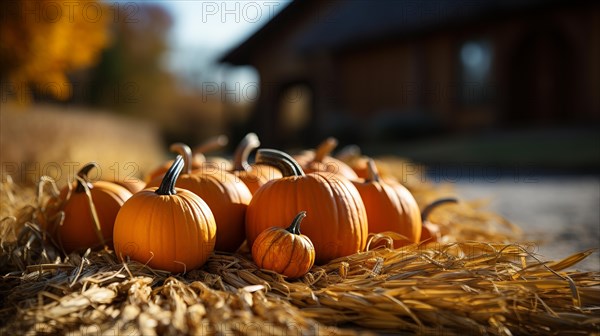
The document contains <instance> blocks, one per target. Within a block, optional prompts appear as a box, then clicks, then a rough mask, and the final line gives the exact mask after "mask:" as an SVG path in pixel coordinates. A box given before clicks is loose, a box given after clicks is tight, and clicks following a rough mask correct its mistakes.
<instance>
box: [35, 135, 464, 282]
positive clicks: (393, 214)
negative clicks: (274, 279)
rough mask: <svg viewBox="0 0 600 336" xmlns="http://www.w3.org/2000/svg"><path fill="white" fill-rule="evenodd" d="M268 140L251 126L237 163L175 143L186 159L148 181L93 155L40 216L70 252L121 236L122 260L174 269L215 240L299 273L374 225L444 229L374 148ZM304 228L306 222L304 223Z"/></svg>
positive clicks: (201, 255) (268, 265)
mask: <svg viewBox="0 0 600 336" xmlns="http://www.w3.org/2000/svg"><path fill="white" fill-rule="evenodd" d="M259 146H260V141H259V139H258V137H257V136H256V134H254V133H250V134H248V135H246V137H245V138H244V139H243V140H242V141H241V143H240V144H239V146H238V147H237V149H236V151H235V153H234V159H233V164H232V163H231V162H229V161H228V160H226V159H224V158H207V157H205V156H204V155H203V153H202V151H206V150H207V148H209V147H210V146H209V147H206V146H204V147H203V148H201V149H200V150H196V151H195V152H196V153H195V154H193V152H192V150H191V149H190V148H189V147H188V146H187V145H185V144H181V143H177V144H173V145H172V146H171V150H172V151H174V152H176V153H177V154H178V155H177V158H176V159H175V160H172V161H169V162H166V163H165V164H164V166H162V167H160V168H158V169H156V170H155V171H153V172H152V173H150V174H149V175H148V177H147V178H146V183H142V182H140V183H133V184H125V183H122V182H121V183H117V182H110V181H95V182H92V181H90V179H89V178H88V173H89V172H90V171H91V170H92V169H93V168H94V167H97V166H96V165H95V163H90V164H87V165H85V166H84V167H83V168H82V169H81V170H80V171H79V172H78V174H77V176H76V181H74V183H73V184H72V185H69V186H67V187H65V188H63V189H62V191H61V192H60V195H59V196H58V197H56V198H52V199H50V201H49V202H48V203H47V204H46V205H45V208H44V209H43V212H42V214H43V216H41V218H40V222H41V224H42V226H43V227H44V229H46V231H47V232H48V233H49V236H50V237H51V238H53V239H54V240H55V241H56V243H57V244H58V245H59V246H61V247H62V248H63V250H64V251H65V252H67V253H69V252H72V251H80V250H84V249H87V248H98V247H104V246H108V247H110V248H114V251H115V253H116V255H117V257H118V258H120V259H121V260H136V261H139V262H141V263H144V264H147V265H149V266H150V267H153V268H157V269H163V270H167V271H170V272H173V273H180V272H186V271H189V270H191V269H195V268H198V267H201V266H202V265H203V264H204V263H206V261H207V260H208V258H209V256H210V255H211V254H212V253H213V251H215V250H217V251H223V252H232V253H233V252H235V251H237V250H238V249H239V248H240V246H241V245H242V244H243V242H244V241H246V242H247V244H248V247H249V248H250V250H251V253H252V258H253V260H254V261H255V263H256V264H257V266H258V267H260V268H264V269H269V270H272V271H275V272H278V273H280V274H283V275H285V276H287V277H289V278H298V277H301V276H302V275H304V274H306V273H307V272H308V271H309V270H310V268H311V267H312V266H313V264H314V263H317V264H325V263H327V262H329V261H331V260H333V259H336V258H339V257H344V256H348V255H351V254H354V253H357V252H360V251H364V250H365V248H366V244H367V236H368V235H369V233H386V234H387V235H388V236H389V237H392V239H393V245H394V247H395V248H398V247H401V246H404V245H407V244H412V243H418V242H420V241H423V240H435V239H436V235H435V230H434V228H435V226H433V225H432V224H431V223H426V225H424V221H425V218H423V216H426V213H428V212H430V211H431V210H432V209H433V207H435V206H437V205H439V204H442V203H445V202H452V201H454V200H441V201H438V202H434V204H432V205H431V206H428V207H426V208H425V209H424V210H423V213H421V211H420V209H419V207H418V205H417V202H416V201H415V199H414V197H413V196H412V194H411V193H410V192H409V190H408V189H406V188H405V187H404V186H402V185H401V184H400V183H399V182H397V181H395V180H393V179H383V178H381V177H380V176H379V174H378V171H377V167H376V165H375V163H374V161H373V160H371V159H369V158H366V157H362V158H359V159H358V160H352V162H351V164H350V165H349V164H347V163H345V162H343V161H341V160H339V159H336V158H334V157H332V156H331V155H330V154H331V152H332V151H333V150H334V148H335V147H336V146H337V141H336V140H335V139H334V138H329V139H326V140H325V141H324V142H323V143H322V144H321V145H320V146H319V147H318V148H317V149H316V150H307V151H304V152H301V153H299V154H297V155H294V156H290V155H288V154H286V153H285V152H282V151H279V150H274V149H258V150H257V152H256V155H255V160H254V163H253V164H249V163H248V157H249V155H250V153H251V152H253V151H254V150H256V149H257V148H258V147H259ZM301 232H302V233H301Z"/></svg>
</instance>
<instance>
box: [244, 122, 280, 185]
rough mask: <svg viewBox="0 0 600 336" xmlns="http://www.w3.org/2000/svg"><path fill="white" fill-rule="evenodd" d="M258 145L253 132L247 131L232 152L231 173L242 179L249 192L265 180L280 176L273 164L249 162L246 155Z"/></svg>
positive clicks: (256, 137)
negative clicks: (232, 167)
mask: <svg viewBox="0 0 600 336" xmlns="http://www.w3.org/2000/svg"><path fill="white" fill-rule="evenodd" d="M259 146H260V141H259V140H258V136H256V134H254V133H248V134H247V135H246V136H245V137H244V139H242V141H241V142H240V144H239V145H238V147H237V148H236V150H235V153H234V154H233V165H234V169H235V170H234V171H233V173H234V174H235V175H236V176H237V177H238V178H239V179H240V180H242V181H243V182H244V183H245V184H246V186H247V187H248V189H249V190H250V192H251V193H252V194H254V193H255V192H256V190H258V188H260V187H261V186H262V185H264V184H265V183H267V181H270V180H273V179H276V178H281V176H282V175H281V171H279V170H278V169H277V168H275V167H273V166H268V165H261V164H253V165H251V164H249V163H248V156H249V155H250V152H252V151H253V150H255V149H256V148H258V147H259Z"/></svg>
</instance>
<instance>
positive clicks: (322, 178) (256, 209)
mask: <svg viewBox="0 0 600 336" xmlns="http://www.w3.org/2000/svg"><path fill="white" fill-rule="evenodd" d="M256 162H257V163H259V164H267V165H272V166H275V167H278V168H279V170H280V171H281V172H282V174H283V177H282V178H280V179H276V180H271V181H269V182H267V183H266V184H265V185H263V186H262V187H260V188H259V189H258V190H257V191H256V193H255V194H254V196H253V197H252V201H251V202H250V204H249V205H248V211H247V213H246V238H247V239H248V246H253V244H254V241H255V240H256V238H257V237H258V235H259V234H260V233H261V232H262V231H264V230H266V229H267V228H270V227H274V226H276V227H283V225H284V224H283V223H286V222H287V221H288V220H289V218H292V217H293V216H295V215H296V214H298V213H299V212H300V211H303V210H304V211H307V212H308V213H310V214H311V215H310V217H309V218H307V219H306V220H305V221H304V223H303V225H302V227H303V231H304V234H305V235H306V236H308V237H309V238H310V240H311V241H312V242H313V245H314V247H315V262H316V263H317V264H324V263H326V262H328V261H330V260H333V259H335V258H338V257H344V256H348V255H351V254H354V253H357V252H359V251H362V250H363V249H364V248H365V245H366V240H367V230H368V228H367V225H368V224H367V213H366V210H365V206H364V204H363V202H362V200H361V198H360V195H359V193H358V191H357V190H356V188H355V187H354V186H353V185H352V183H351V182H349V181H348V180H347V179H345V178H339V177H337V176H335V175H334V176H328V175H330V174H326V173H311V174H304V171H303V170H302V168H301V167H300V165H299V164H298V163H297V162H296V161H295V160H294V159H293V158H292V157H290V156H289V155H287V154H286V153H284V152H281V151H278V150H273V149H259V150H258V152H257V154H256Z"/></svg>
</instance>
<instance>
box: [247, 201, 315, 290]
mask: <svg viewBox="0 0 600 336" xmlns="http://www.w3.org/2000/svg"><path fill="white" fill-rule="evenodd" d="M304 217H306V211H302V212H300V213H299V214H298V215H296V217H295V218H294V220H293V221H292V224H290V226H289V227H288V228H287V229H283V228H280V227H271V228H268V229H266V230H265V231H263V232H261V233H260V234H259V235H258V237H256V240H255V241H254V244H253V245H252V259H253V260H254V262H255V263H256V265H258V267H260V268H263V269H268V270H271V271H275V272H277V273H279V274H283V275H285V276H287V277H289V278H292V279H295V278H299V277H301V276H303V275H304V274H306V273H307V272H308V271H309V270H310V269H311V267H312V266H313V265H314V263H315V247H314V246H313V244H312V242H311V241H310V238H308V237H307V236H305V235H303V234H301V233H300V222H302V219H304Z"/></svg>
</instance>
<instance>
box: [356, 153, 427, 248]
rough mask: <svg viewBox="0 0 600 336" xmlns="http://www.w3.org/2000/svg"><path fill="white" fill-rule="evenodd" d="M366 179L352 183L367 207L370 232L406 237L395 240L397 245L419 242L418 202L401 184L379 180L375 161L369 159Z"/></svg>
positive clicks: (395, 245)
mask: <svg viewBox="0 0 600 336" xmlns="http://www.w3.org/2000/svg"><path fill="white" fill-rule="evenodd" d="M368 167H369V173H368V177H367V179H365V181H364V182H358V181H355V182H353V183H354V185H355V186H356V188H357V189H358V192H359V193H360V196H361V197H362V200H363V202H364V203H365V208H366V209H367V218H368V220H369V233H382V232H388V231H391V232H395V233H398V234H400V235H401V236H403V237H405V239H394V247H395V248H398V247H400V246H404V245H407V244H410V243H417V242H419V239H420V238H421V227H422V223H421V214H420V212H419V206H418V205H417V201H416V200H415V198H414V197H413V196H412V194H411V193H410V191H408V189H406V188H405V187H404V186H402V185H401V184H400V183H397V182H394V181H392V180H389V181H387V182H384V181H382V180H380V179H379V175H378V173H377V168H376V167H375V162H374V161H373V160H369V162H368Z"/></svg>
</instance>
